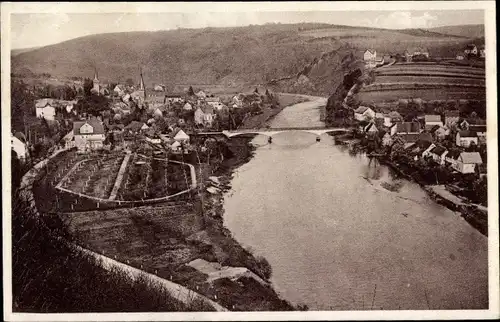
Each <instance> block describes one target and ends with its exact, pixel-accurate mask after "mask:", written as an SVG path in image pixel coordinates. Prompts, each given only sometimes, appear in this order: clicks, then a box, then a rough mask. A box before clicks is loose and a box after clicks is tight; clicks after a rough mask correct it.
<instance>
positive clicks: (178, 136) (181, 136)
mask: <svg viewBox="0 0 500 322" xmlns="http://www.w3.org/2000/svg"><path fill="white" fill-rule="evenodd" d="M172 134H173V135H172V137H173V139H174V140H175V141H178V142H184V143H188V142H189V135H187V134H186V132H184V131H183V130H182V129H177V130H175V131H174V132H173V133H172Z"/></svg>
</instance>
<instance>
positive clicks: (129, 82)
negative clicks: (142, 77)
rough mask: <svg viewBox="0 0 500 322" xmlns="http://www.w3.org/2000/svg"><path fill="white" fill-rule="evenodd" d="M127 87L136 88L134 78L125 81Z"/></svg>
mask: <svg viewBox="0 0 500 322" xmlns="http://www.w3.org/2000/svg"><path fill="white" fill-rule="evenodd" d="M125 85H127V86H129V87H132V86H134V80H133V79H132V78H127V80H126V81H125Z"/></svg>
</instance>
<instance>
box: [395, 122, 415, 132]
mask: <svg viewBox="0 0 500 322" xmlns="http://www.w3.org/2000/svg"><path fill="white" fill-rule="evenodd" d="M396 132H397V133H419V132H420V123H418V122H398V123H396Z"/></svg>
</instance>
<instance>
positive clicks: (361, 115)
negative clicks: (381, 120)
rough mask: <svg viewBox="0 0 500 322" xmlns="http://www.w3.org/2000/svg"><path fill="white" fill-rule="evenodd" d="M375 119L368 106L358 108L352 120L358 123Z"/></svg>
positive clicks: (372, 111) (373, 112)
mask: <svg viewBox="0 0 500 322" xmlns="http://www.w3.org/2000/svg"><path fill="white" fill-rule="evenodd" d="M374 117H375V111H374V110H372V109H371V108H370V107H368V106H360V107H358V108H357V109H355V110H354V118H355V119H356V120H358V121H366V120H368V119H373V118H374Z"/></svg>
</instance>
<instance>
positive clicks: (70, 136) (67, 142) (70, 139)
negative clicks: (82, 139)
mask: <svg viewBox="0 0 500 322" xmlns="http://www.w3.org/2000/svg"><path fill="white" fill-rule="evenodd" d="M61 143H62V144H64V148H65V149H71V148H74V147H75V146H76V143H75V132H74V131H73V130H71V131H69V132H68V133H67V134H66V135H65V136H64V137H63V138H62V139H61Z"/></svg>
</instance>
